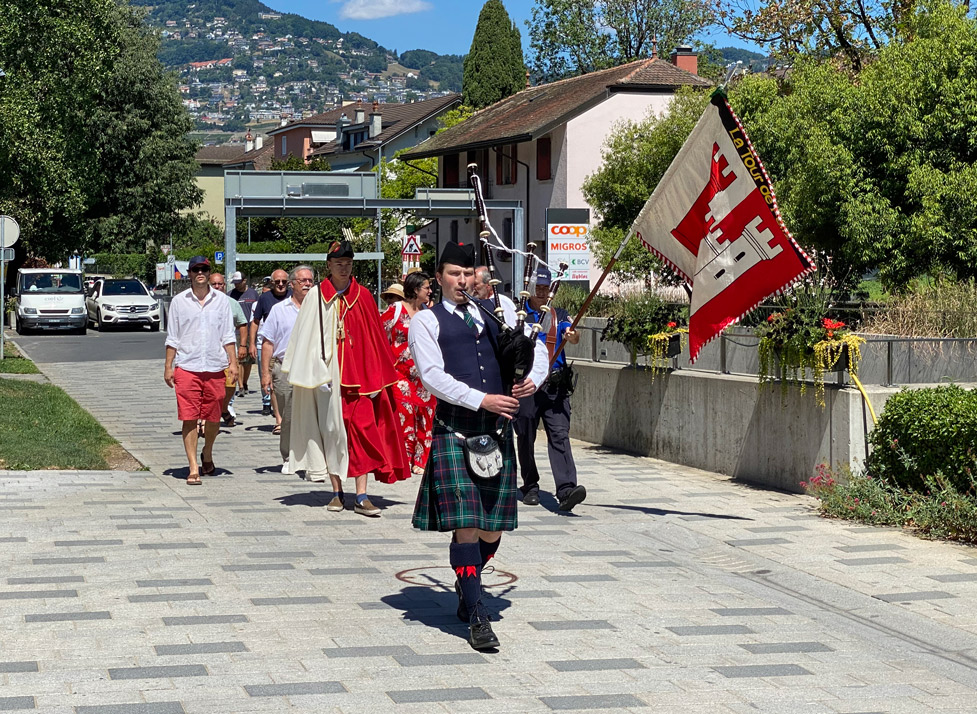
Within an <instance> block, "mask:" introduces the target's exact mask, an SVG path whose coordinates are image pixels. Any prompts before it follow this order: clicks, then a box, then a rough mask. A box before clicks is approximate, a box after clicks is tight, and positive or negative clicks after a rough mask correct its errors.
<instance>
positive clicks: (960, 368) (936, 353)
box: [567, 324, 977, 387]
mask: <svg viewBox="0 0 977 714" xmlns="http://www.w3.org/2000/svg"><path fill="white" fill-rule="evenodd" d="M740 329H741V331H740V332H736V333H732V334H730V333H723V334H721V335H720V336H719V337H718V338H717V339H716V340H715V341H714V342H713V343H710V344H709V345H707V346H706V347H705V348H703V351H702V353H700V359H699V361H698V364H699V365H701V364H703V363H704V362H705V363H707V364H709V366H708V367H703V366H694V365H690V364H689V363H688V353H683V355H682V356H680V357H674V358H671V359H669V360H668V361H669V362H670V363H671V364H670V367H671V368H672V369H674V370H689V371H695V372H703V373H708V374H728V375H734V376H744V377H756V376H757V374H758V371H757V369H755V368H752V367H753V363H754V362H757V361H758V360H757V359H756V346H757V344H758V342H759V339H758V338H757V337H755V336H754V335H753V334H752V333H750V332H749V331H748V330H747V329H745V328H740ZM577 330H578V331H580V332H581V333H584V334H582V335H581V340H580V342H579V343H578V344H577V345H574V346H568V348H567V358H568V360H569V361H571V362H573V361H580V362H592V363H595V364H608V365H627V366H631V367H634V368H639V369H644V368H647V367H649V366H650V363H649V359H650V358H649V357H648V355H646V354H639V355H635V356H631V355H629V354H628V350H627V348H626V347H625V346H624V345H621V344H620V343H616V342H610V341H607V342H605V341H604V340H602V339H601V337H600V335H601V332H602V331H603V327H602V326H593V325H583V324H580V325H578V326H577ZM861 336H862V337H863V338H864V339H865V345H863V347H862V351H863V354H862V361H861V368H860V370H859V377H860V379H861V381H862V382H863V383H865V384H878V385H881V386H885V387H889V386H898V385H901V384H921V383H936V382H941V381H947V380H948V379H952V381H958V382H977V338H969V337H967V338H964V337H896V336H892V337H889V336H875V335H872V336H869V335H861ZM924 345H929V346H932V347H933V349H932V350H930V351H924V350H921V349H914V348H917V347H922V346H924ZM877 346H878V347H877ZM900 346H902V349H901V350H900ZM734 351H736V352H738V354H736V355H735V356H734V355H733V354H731V353H733V352H734ZM941 362H945V363H946V365H945V366H953V367H954V371H955V373H956V374H957V375H958V376H956V377H947V376H945V375H942V374H939V370H940V369H942V368H941V367H940V363H941ZM934 370H935V371H934ZM914 371H915V372H916V376H915V377H914V376H913V372H914ZM898 372H902V373H903V374H898ZM837 375H838V376H837V384H838V385H844V384H845V383H847V372H845V371H840V372H837ZM897 377H900V379H899V380H898V382H897Z"/></svg>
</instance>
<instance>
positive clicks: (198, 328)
mask: <svg viewBox="0 0 977 714" xmlns="http://www.w3.org/2000/svg"><path fill="white" fill-rule="evenodd" d="M233 344H234V316H233V314H232V312H231V298H229V297H227V295H225V294H224V293H222V292H219V291H217V290H214V289H213V288H210V293H208V295H207V297H206V299H204V302H203V304H202V305H201V303H200V301H199V300H197V297H196V296H195V295H194V294H193V289H191V288H188V289H187V290H184V291H183V292H182V293H180V294H179V295H177V296H176V297H175V298H173V301H172V302H171V303H170V309H169V316H168V318H167V322H166V346H167V347H173V348H175V349H176V358H175V359H174V360H173V366H174V367H180V368H181V369H183V370H185V371H187V372H221V371H223V370H225V369H226V368H227V365H228V364H229V362H228V358H227V351H226V350H225V349H224V345H233Z"/></svg>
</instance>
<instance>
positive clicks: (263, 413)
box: [261, 404, 271, 416]
mask: <svg viewBox="0 0 977 714" xmlns="http://www.w3.org/2000/svg"><path fill="white" fill-rule="evenodd" d="M261 416H271V405H270V404H265V405H264V406H263V407H261Z"/></svg>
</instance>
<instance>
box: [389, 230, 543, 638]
mask: <svg viewBox="0 0 977 714" xmlns="http://www.w3.org/2000/svg"><path fill="white" fill-rule="evenodd" d="M471 248H472V246H464V247H462V246H459V245H458V244H457V243H453V242H449V243H448V244H447V245H446V246H445V248H444V250H443V251H442V253H441V256H440V258H439V262H438V269H437V273H436V277H437V280H438V284H439V285H440V286H441V294H442V301H441V303H439V304H438V305H435V306H434V308H432V309H431V310H421V311H420V312H418V313H417V314H415V315H414V317H413V318H411V323H410V332H409V335H408V341H409V344H410V351H411V354H412V355H413V357H414V364H415V365H417V370H418V374H419V375H420V378H421V382H422V383H423V384H424V386H425V387H426V388H427V389H428V391H429V392H431V393H432V394H434V395H435V396H436V397H437V398H438V406H437V411H436V412H435V426H434V441H433V444H432V446H431V456H430V458H429V459H428V465H427V469H426V471H425V472H424V480H423V481H422V483H421V487H420V491H419V493H418V496H417V504H416V506H415V507H414V517H413V525H414V527H415V528H418V529H420V530H429V531H441V532H447V531H453V532H454V533H453V536H452V540H451V544H450V546H449V562H450V563H451V568H452V569H453V570H454V571H455V575H456V580H455V591H456V592H457V593H458V611H457V614H458V618H459V619H461V620H462V621H464V622H468V624H469V636H468V643H469V644H470V645H471V646H472V648H474V649H476V650H486V649H494V648H496V647H498V646H499V640H498V638H497V637H496V636H495V633H494V632H493V630H492V625H491V624H490V622H489V617H488V613H487V612H486V611H485V608H484V606H483V603H482V587H481V572H482V568H483V567H485V564H486V563H487V562H488V561H489V559H490V558H492V557H493V556H494V555H495V551H496V550H497V549H498V547H499V540H500V538H501V537H502V532H503V531H511V530H514V529H515V527H516V522H517V515H516V509H517V505H516V504H517V501H518V493H519V490H518V488H517V486H516V457H515V449H514V446H513V435H512V427H511V420H512V418H513V417H514V416H515V414H516V411H517V410H518V408H519V399H521V398H523V397H528V396H531V395H532V394H533V393H534V392H535V391H536V387H537V386H539V385H540V384H542V383H543V380H544V379H545V378H546V374H547V371H548V370H549V362H548V361H547V354H546V346H545V345H542V344H541V343H539V342H536V344H535V346H534V347H535V351H534V353H533V366H532V369H531V370H530V372H529V374H528V375H527V376H526V378H525V379H523V380H521V381H519V382H516V383H515V384H512V385H506V384H505V383H504V382H503V377H502V368H501V366H500V364H499V362H498V357H497V355H496V345H497V344H498V337H499V335H500V333H501V328H500V327H499V326H498V325H497V324H496V323H495V322H494V320H493V319H492V318H489V319H488V320H486V318H485V315H484V314H483V313H482V311H481V310H480V309H479V308H478V306H476V305H474V304H472V303H471V302H470V301H469V300H468V298H467V296H466V294H465V293H466V292H468V291H469V290H471V288H472V283H473V280H474V272H475V266H474V255H473V253H472V250H471ZM480 304H481V305H483V306H484V307H485V308H486V309H488V310H490V311H491V308H490V307H489V303H487V302H485V301H481V302H480ZM503 312H504V316H505V321H506V323H507V324H508V325H510V326H512V325H514V324H515V321H516V315H515V312H514V311H513V310H512V309H511V308H510V307H505V306H504V307H503ZM507 392H511V396H509V394H507ZM482 435H487V436H491V437H492V438H493V439H495V440H496V441H497V442H498V445H499V451H500V452H501V460H502V465H501V469H500V470H499V472H498V473H497V474H495V475H494V476H490V477H480V476H478V475H473V474H472V473H470V472H469V467H468V465H467V462H468V458H467V456H466V453H465V449H466V448H467V447H465V446H463V443H464V442H463V440H462V438H459V437H464V438H465V439H470V438H471V437H479V436H482ZM482 441H483V442H487V440H486V439H483V440H482Z"/></svg>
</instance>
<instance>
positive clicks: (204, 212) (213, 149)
mask: <svg viewBox="0 0 977 714" xmlns="http://www.w3.org/2000/svg"><path fill="white" fill-rule="evenodd" d="M248 136H249V137H250V132H249V134H248ZM196 159H197V164H198V168H197V176H196V178H197V186H198V187H199V188H200V190H201V191H202V192H203V201H202V202H201V204H200V206H198V207H197V208H195V209H193V210H192V211H187V212H188V213H196V214H198V215H200V216H201V217H202V218H205V219H207V220H210V221H213V222H214V223H216V224H217V225H219V226H220V227H221V228H222V229H223V227H224V171H225V169H241V170H247V171H266V170H268V169H270V168H271V160H272V147H271V144H268V145H267V146H265V145H264V143H263V142H262V139H261V137H258V139H257V141H252V140H251V139H250V138H249V140H248V141H247V143H246V144H245V145H244V146H241V145H240V144H230V145H225V146H201V147H200V148H199V149H198V150H197V155H196Z"/></svg>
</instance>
